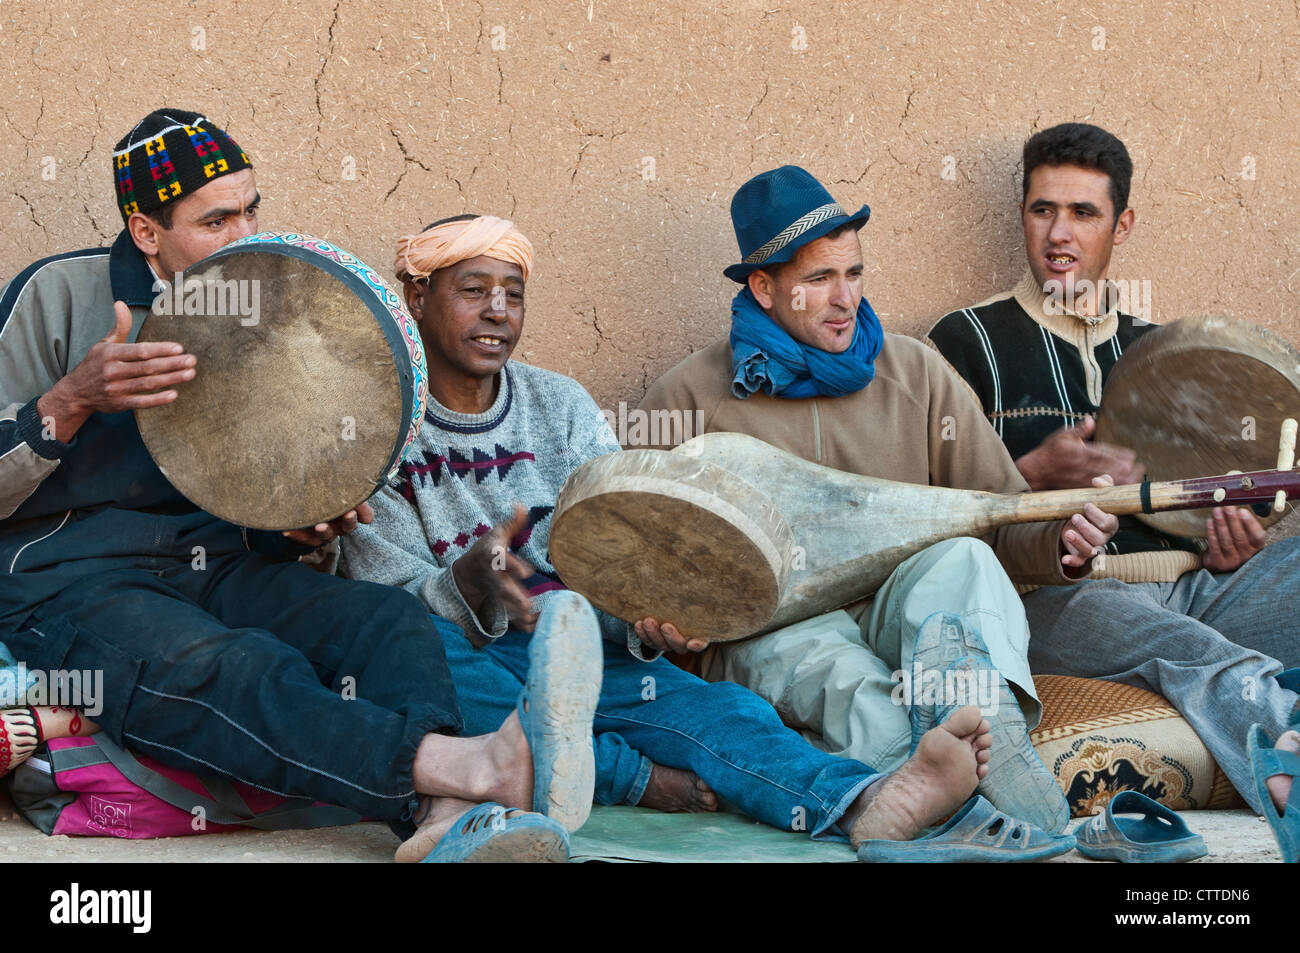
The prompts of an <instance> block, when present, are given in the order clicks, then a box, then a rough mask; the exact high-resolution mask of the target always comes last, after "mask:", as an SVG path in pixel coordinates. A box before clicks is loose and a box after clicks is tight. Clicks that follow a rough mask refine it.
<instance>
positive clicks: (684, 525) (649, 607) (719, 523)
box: [550, 433, 1300, 642]
mask: <svg viewBox="0 0 1300 953" xmlns="http://www.w3.org/2000/svg"><path fill="white" fill-rule="evenodd" d="M1279 489H1285V490H1286V491H1287V492H1288V494H1291V495H1294V494H1295V493H1296V492H1300V474H1296V473H1295V472H1278V471H1276V470H1271V471H1262V472H1254V473H1245V474H1241V475H1239V476H1232V477H1206V478H1202V479H1197V480H1187V481H1181V482H1171V483H1161V484H1144V485H1141V486H1118V487H1104V488H1094V489H1086V490H1053V491H1049V492H1045V493H984V492H979V491H975V490H954V489H947V488H944V487H933V486H918V485H914V484H910V483H896V482H893V481H891V480H879V479H876V478H874V477H866V476H859V475H857V474H853V473H846V472H844V471H841V470H833V469H831V468H829V467H823V466H820V465H818V464H815V463H810V462H808V461H807V460H804V459H802V458H800V457H797V456H795V455H793V454H790V453H787V452H786V451H784V450H781V449H779V448H777V447H773V446H771V445H769V444H766V443H764V442H763V441H761V440H758V439H756V438H754V437H749V436H746V435H744V434H734V433H711V434H704V435H701V436H699V437H696V438H694V439H693V440H689V441H687V442H686V443H684V444H682V445H681V446H680V447H677V448H676V449H675V450H673V451H671V452H666V451H660V450H632V451H627V452H623V453H615V454H609V455H608V456H604V457H600V458H598V459H595V460H591V461H589V462H588V463H586V464H584V465H583V466H582V467H580V468H579V469H578V470H577V471H575V472H574V474H573V475H572V476H571V477H570V478H569V480H568V482H567V483H565V485H564V488H563V489H562V490H561V492H560V495H559V498H558V499H557V501H556V507H555V512H554V514H553V516H552V523H551V533H550V550H551V561H552V564H553V565H554V566H555V570H556V572H557V573H558V574H559V576H560V578H561V579H563V580H564V582H565V584H566V585H568V586H570V587H571V588H573V589H575V590H576V591H578V592H580V593H582V594H583V595H585V596H586V597H587V598H588V599H590V600H591V601H592V603H593V604H595V605H596V606H598V607H599V608H601V609H604V610H605V611H606V612H610V613H612V614H613V615H616V616H618V617H620V618H623V619H627V620H638V619H644V618H655V619H658V620H659V621H661V622H672V623H673V624H674V625H675V626H677V628H678V629H679V630H680V631H681V632H682V633H683V634H684V635H686V636H687V637H688V638H700V639H704V640H705V641H708V642H722V641H729V640H734V639H741V638H745V637H747V636H750V635H754V634H757V633H759V632H763V631H767V630H769V629H773V628H777V627H779V626H782V625H788V624H790V623H792V622H797V621H799V620H801V619H806V618H809V617H811V616H814V615H817V614H818V613H821V612H827V611H829V610H831V609H834V608H837V607H838V606H843V605H847V604H849V603H851V602H855V601H857V600H859V599H862V598H865V597H866V596H869V595H871V594H872V593H873V592H875V591H876V589H878V588H879V587H880V585H881V583H883V582H884V580H885V579H886V578H887V577H888V576H889V574H890V573H891V572H893V570H894V569H895V568H896V567H897V566H898V564H899V563H901V562H902V561H903V560H905V559H907V557H909V556H911V555H913V554H915V553H918V552H920V551H921V550H923V549H925V548H926V547H928V546H931V545H933V544H934V543H936V542H939V541H940V540H944V539H950V538H952V537H956V536H983V535H984V534H986V533H987V532H989V531H990V530H992V529H993V528H995V527H998V526H1005V525H1009V524H1014V523H1033V522H1043V521H1048V520H1056V519H1064V518H1066V517H1068V516H1070V515H1072V514H1074V513H1077V512H1080V511H1081V510H1082V509H1083V507H1084V505H1085V504H1086V503H1094V504H1096V505H1097V506H1098V507H1100V508H1101V509H1102V510H1104V511H1106V512H1109V513H1113V514H1116V515H1119V514H1125V513H1140V512H1143V510H1144V509H1148V508H1149V509H1188V508H1192V507H1197V506H1206V505H1225V506H1226V505H1233V504H1236V503H1246V502H1258V501H1271V500H1272V499H1273V498H1274V494H1275V493H1276V491H1277V490H1279Z"/></svg>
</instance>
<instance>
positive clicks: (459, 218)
mask: <svg viewBox="0 0 1300 953" xmlns="http://www.w3.org/2000/svg"><path fill="white" fill-rule="evenodd" d="M476 218H482V216H481V215H479V214H478V213H477V212H466V213H465V214H464V215H453V216H452V217H451V218H440V219H438V220H437V221H436V222H430V223H429V224H428V225H426V226H424V228H422V229H420V231H422V232H427V231H428V230H429V229H431V228H437V227H438V226H439V225H446V224H447V223H448V222H472V221H474V219H476Z"/></svg>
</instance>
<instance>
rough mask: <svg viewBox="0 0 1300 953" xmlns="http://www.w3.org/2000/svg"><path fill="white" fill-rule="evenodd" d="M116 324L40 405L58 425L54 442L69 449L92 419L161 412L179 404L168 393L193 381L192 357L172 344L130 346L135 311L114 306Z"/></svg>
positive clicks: (44, 414)
mask: <svg viewBox="0 0 1300 953" xmlns="http://www.w3.org/2000/svg"><path fill="white" fill-rule="evenodd" d="M113 316H114V318H115V323H114V325H113V330H112V331H110V332H109V333H108V336H107V337H105V338H103V339H102V340H100V341H97V342H96V343H95V346H94V347H92V348H91V349H90V353H88V354H87V355H86V356H85V358H83V359H82V361H81V363H80V364H78V365H77V366H76V367H75V368H73V370H72V371H70V372H69V373H68V374H66V375H65V376H64V377H63V378H62V379H60V380H59V382H58V383H57V384H55V385H54V386H53V387H51V388H50V389H49V391H48V392H46V393H45V394H43V395H41V398H40V399H39V400H38V401H37V402H36V410H37V413H39V414H40V415H41V419H42V420H46V419H49V418H53V419H54V437H55V439H57V440H60V441H62V442H63V443H67V442H68V441H70V440H71V439H72V437H73V435H75V434H76V432H77V431H78V430H79V429H80V428H81V425H82V424H83V423H85V422H86V418H88V417H89V416H90V415H91V414H92V413H95V412H96V411H98V412H99V413H103V414H115V413H117V412H118V411H122V410H136V409H138V408H140V407H157V406H159V405H160V404H167V403H170V402H171V401H173V400H175V399H176V391H174V390H168V389H167V388H169V387H174V386H176V385H177V384H180V383H181V382H183V381H187V380H190V379H191V378H192V377H194V363H195V358H194V355H193V354H184V353H182V351H183V348H182V347H181V346H180V345H179V344H176V343H174V342H170V341H154V342H150V343H147V344H127V343H126V339H127V336H128V335H129V334H130V333H131V309H130V308H128V307H127V306H126V305H125V304H123V303H122V302H121V301H117V302H114V303H113Z"/></svg>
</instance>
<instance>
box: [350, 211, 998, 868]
mask: <svg viewBox="0 0 1300 953" xmlns="http://www.w3.org/2000/svg"><path fill="white" fill-rule="evenodd" d="M532 267H533V251H532V245H531V243H529V242H528V240H527V238H525V237H524V236H523V235H522V234H520V232H519V230H518V229H516V228H515V227H514V226H513V225H512V224H511V223H510V222H508V221H505V220H502V219H498V218H494V217H492V216H463V217H461V218H460V219H458V220H444V221H442V222H439V223H436V224H435V225H433V226H431V227H430V228H428V229H426V230H425V231H424V232H422V233H420V234H418V235H413V236H409V237H407V238H403V239H402V240H401V241H400V242H399V243H398V254H397V262H396V268H395V270H396V272H397V274H398V277H400V278H401V279H402V280H403V290H404V294H405V297H406V303H407V306H408V307H409V308H410V310H411V314H412V316H413V317H415V319H416V321H417V322H418V324H419V327H420V334H421V337H422V338H423V340H424V346H425V351H426V355H427V357H428V360H429V369H430V374H429V378H430V388H429V389H430V400H429V409H428V413H427V415H426V418H425V423H424V426H423V427H422V428H421V430H420V434H419V437H418V438H417V443H416V445H415V447H414V448H413V451H412V453H411V454H410V455H409V456H408V458H407V460H406V461H405V462H404V463H403V464H402V467H401V470H400V473H399V475H398V477H397V478H396V479H395V481H394V482H393V483H392V484H390V485H388V486H385V487H383V488H381V490H380V492H379V493H377V494H375V496H374V497H373V498H372V502H373V504H374V507H375V520H374V522H373V523H371V524H370V525H367V526H359V527H358V528H357V531H356V532H355V533H353V534H351V535H349V536H348V537H347V538H345V539H344V541H343V546H344V556H345V562H346V566H347V572H348V573H349V574H350V575H352V576H353V577H355V578H360V579H366V580H369V581H372V582H381V583H386V584H389V585H392V586H398V587H401V588H403V589H405V590H406V591H407V592H410V593H414V594H415V595H417V596H418V597H419V598H420V599H421V601H422V602H423V603H424V605H425V606H426V608H428V609H429V610H430V611H431V612H435V613H437V614H438V615H440V616H444V617H446V618H450V619H451V620H452V621H454V622H456V623H457V624H458V625H459V626H460V627H461V628H462V629H463V630H464V631H465V633H466V636H465V637H464V638H461V639H456V638H450V637H449V638H446V639H444V642H443V644H444V646H445V648H446V651H447V657H448V661H449V662H450V664H451V670H452V678H453V679H454V681H455V683H456V688H457V693H458V695H459V696H460V699H461V710H462V713H463V715H464V717H465V720H466V727H467V728H468V729H469V730H470V731H479V730H485V731H490V730H492V729H494V728H496V727H497V726H498V725H500V724H501V723H502V720H503V719H504V718H506V717H507V715H508V714H509V713H510V712H511V711H513V710H514V706H515V698H516V697H517V696H518V695H519V692H520V689H521V687H522V685H523V683H524V670H525V667H526V662H527V659H528V656H529V652H530V648H531V645H532V644H533V643H535V642H536V640H537V639H539V638H543V637H546V635H547V634H548V632H549V630H550V628H551V627H553V626H554V625H556V624H557V623H558V622H559V620H563V619H568V620H570V621H571V623H572V624H578V623H579V620H580V621H581V624H583V625H585V626H586V627H587V628H588V630H589V631H590V632H591V634H592V638H593V640H596V641H598V642H599V643H600V645H601V646H602V647H601V649H598V650H596V651H595V652H594V653H593V656H594V660H595V661H596V662H597V665H598V666H599V668H598V671H600V670H601V669H603V682H602V683H601V690H600V697H599V701H598V703H597V714H596V718H595V721H594V725H593V728H594V732H595V741H594V748H595V751H594V770H595V776H596V792H597V795H598V797H600V799H601V800H603V801H605V802H607V803H620V802H622V803H634V804H635V803H640V804H642V805H647V804H651V805H652V806H656V807H661V808H663V809H667V810H673V809H676V810H683V809H685V810H691V809H697V810H698V809H712V808H713V807H714V806H715V804H716V796H715V795H714V793H713V792H716V794H717V796H721V797H723V798H726V799H727V800H729V801H730V802H731V803H733V804H735V805H736V806H737V807H739V808H740V809H741V810H742V811H744V812H745V813H746V814H748V815H749V816H751V817H754V818H756V819H759V820H762V821H764V822H766V823H768V824H771V825H773V826H776V827H780V828H783V829H786V830H789V829H792V828H793V829H795V830H804V831H807V832H809V833H810V834H811V835H812V836H813V837H815V838H818V839H827V840H838V841H848V842H850V843H852V844H853V845H854V846H857V845H858V844H860V843H861V842H862V841H864V840H868V839H885V840H889V841H896V840H908V839H910V838H912V837H913V836H915V835H916V834H917V833H918V831H919V830H920V827H922V826H924V825H925V824H928V823H931V822H933V821H934V820H936V819H938V818H942V817H946V816H948V814H950V813H951V812H952V811H953V810H954V809H955V808H957V807H958V806H959V805H960V804H961V803H962V802H964V801H965V800H966V799H967V797H968V796H969V794H970V792H971V791H972V790H973V789H974V787H975V785H976V783H977V782H978V779H979V777H980V775H981V774H982V772H983V770H984V766H983V763H982V762H983V760H984V759H985V757H986V755H987V751H986V745H987V744H988V741H989V739H988V738H987V737H985V730H986V727H987V723H985V722H984V721H983V720H982V719H981V717H980V714H979V711H978V709H976V708H973V707H967V708H964V709H962V710H960V711H958V712H956V713H955V714H954V715H953V717H952V718H951V719H949V721H948V722H947V723H946V724H945V725H944V726H942V727H939V728H936V729H935V730H933V731H931V732H929V733H928V734H926V735H925V736H924V737H922V738H921V739H920V742H919V746H918V748H917V750H916V753H915V755H914V757H913V759H912V760H911V761H910V762H909V763H908V764H907V765H904V766H903V767H901V768H900V770H899V771H898V772H896V773H895V774H893V775H890V776H885V775H882V774H879V773H877V772H876V771H875V770H873V769H872V768H870V767H868V766H867V765H865V764H861V763H859V762H857V761H853V760H849V759H847V758H836V757H832V756H830V755H827V754H825V753H824V752H822V751H819V750H817V749H816V748H814V747H812V746H811V745H809V744H807V743H806V742H805V741H804V740H803V739H802V738H800V737H799V735H798V734H797V733H795V732H794V731H792V730H791V729H789V728H787V727H786V726H784V725H783V724H781V720H780V719H779V718H778V717H777V714H776V712H775V711H774V710H773V709H772V707H771V706H770V705H768V704H767V703H766V702H764V701H763V700H762V699H760V698H759V697H758V696H756V695H754V694H753V693H752V692H749V691H747V690H745V689H743V688H741V687H740V686H738V685H733V684H730V683H726V682H723V683H718V684H712V685H711V684H708V683H706V682H704V681H702V680H701V679H699V678H697V677H695V676H694V675H690V674H688V673H686V672H684V671H682V670H681V669H679V668H677V667H676V666H674V665H672V664H671V663H670V662H668V660H667V659H664V658H662V657H657V653H649V654H647V653H646V652H645V649H644V646H643V645H642V642H641V640H640V639H639V638H637V636H636V635H635V633H634V632H633V630H632V628H631V626H629V625H628V623H626V622H623V621H620V620H618V619H615V618H613V617H612V616H609V615H607V614H605V613H601V612H596V611H595V610H593V609H592V607H591V606H590V604H589V603H588V602H587V601H586V600H585V599H584V598H582V597H581V596H580V595H578V594H577V593H574V592H572V591H570V590H568V589H566V588H565V586H564V584H563V582H562V581H561V580H560V579H559V578H558V577H557V576H556V574H555V570H554V568H553V567H552V565H551V563H550V560H549V559H548V557H547V543H548V538H549V533H550V518H551V514H552V512H553V511H554V507H555V501H556V496H557V494H558V493H559V490H560V487H561V486H562V485H563V484H564V482H565V480H566V479H567V478H568V477H569V475H570V474H571V473H573V472H574V470H576V469H577V468H578V467H579V466H581V465H582V464H583V463H584V462H586V461H588V460H591V459H593V458H595V457H598V456H603V455H605V454H607V453H614V452H617V451H618V450H619V445H618V442H617V441H616V440H615V438H614V435H613V433H612V432H611V431H610V428H609V426H608V424H607V423H606V421H605V418H604V417H603V415H602V414H601V412H600V411H599V410H598V409H597V407H596V405H595V403H594V402H593V401H592V399H591V397H590V396H588V394H587V392H586V391H585V390H583V388H582V386H581V385H580V384H578V383H577V382H576V381H574V380H572V379H571V378H568V377H565V376H563V375H560V374H556V373H554V372H552V371H548V370H544V369H542V368H539V367H532V366H530V365H527V364H523V363H520V362H518V361H512V360H510V355H511V353H512V352H513V351H514V349H515V347H516V346H517V345H518V343H519V340H520V337H521V335H522V333H523V326H524V291H525V283H526V280H527V278H528V276H529V274H530V273H531V271H532ZM602 637H603V638H602ZM530 685H531V679H530ZM647 685H652V686H653V691H652V692H650V693H649V695H648V696H647V693H646V686H647ZM591 756H592V755H591V754H590V744H589V746H588V757H591ZM661 766H662V767H664V768H667V769H672V771H673V774H674V778H675V781H674V783H670V784H668V785H665V787H664V789H661V790H659V791H658V792H657V794H656V792H655V790H654V785H655V783H656V781H655V777H656V774H657V773H660V771H661ZM652 798H658V800H652ZM412 842H413V843H415V842H418V835H417V837H416V838H413V840H412Z"/></svg>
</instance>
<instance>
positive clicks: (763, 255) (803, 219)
mask: <svg viewBox="0 0 1300 953" xmlns="http://www.w3.org/2000/svg"><path fill="white" fill-rule="evenodd" d="M870 217H871V209H869V208H868V207H867V206H865V205H864V206H862V208H860V209H859V210H858V211H857V213H856V214H853V215H849V214H848V213H847V212H845V211H844V208H843V207H842V206H841V205H840V203H839V202H837V201H835V199H834V198H833V197H832V196H831V193H829V192H827V191H826V187H825V186H824V185H822V184H821V183H820V182H818V181H817V180H816V179H815V178H814V177H813V175H812V173H810V172H808V171H807V170H805V169H801V168H799V167H798V166H797V165H783V166H781V168H779V169H773V170H772V171H771V172H763V173H760V174H759V175H756V176H754V177H753V178H752V179H750V180H749V181H748V182H746V183H745V184H744V185H742V186H741V187H740V188H739V189H737V190H736V197H735V198H733V199H732V200H731V225H732V227H733V228H734V229H735V230H736V244H738V245H739V246H740V258H741V260H740V261H739V262H738V263H736V264H734V265H732V266H730V267H729V268H724V269H723V271H722V273H723V274H724V275H726V276H727V277H728V278H730V279H731V280H732V281H737V282H740V283H741V284H744V283H745V279H746V278H748V277H749V273H750V272H751V271H755V270H757V269H759V268H762V267H763V266H764V265H778V264H780V263H781V262H783V261H789V260H790V259H791V258H793V257H794V253H795V252H797V251H798V250H799V249H800V248H802V247H803V246H804V245H807V244H808V243H809V242H811V241H815V240H816V239H818V238H821V237H822V236H823V235H825V234H827V233H828V232H833V231H835V229H837V228H839V227H840V226H841V225H854V226H855V227H857V228H861V227H862V226H863V225H864V224H866V221H867V219H868V218H870Z"/></svg>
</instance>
